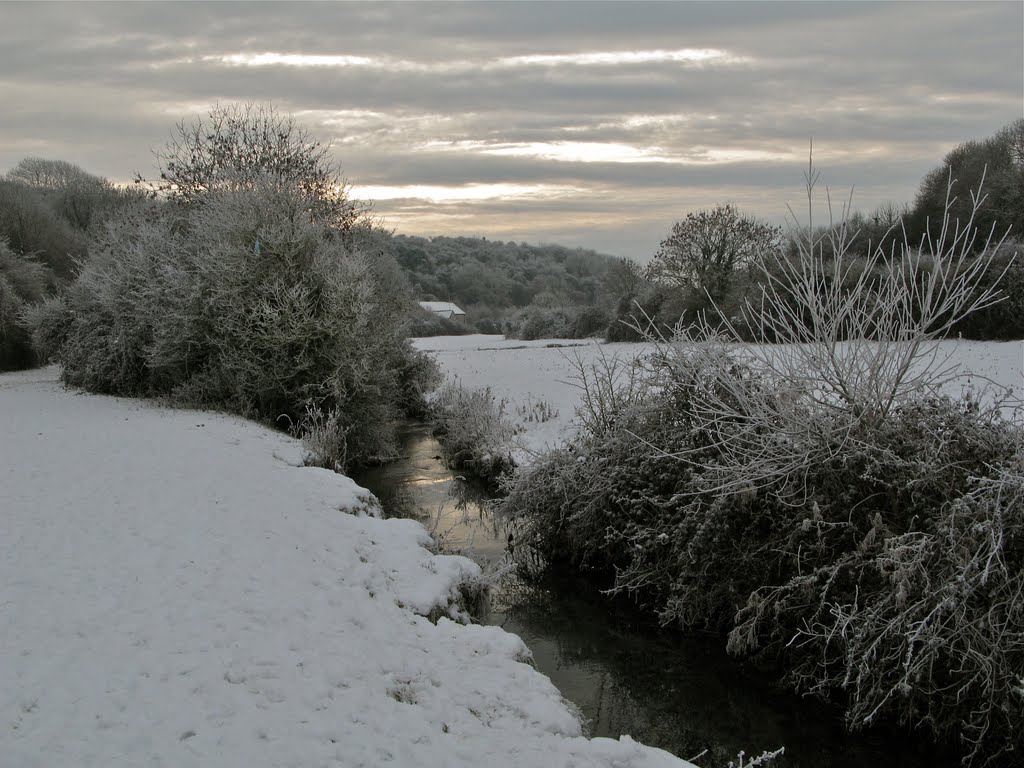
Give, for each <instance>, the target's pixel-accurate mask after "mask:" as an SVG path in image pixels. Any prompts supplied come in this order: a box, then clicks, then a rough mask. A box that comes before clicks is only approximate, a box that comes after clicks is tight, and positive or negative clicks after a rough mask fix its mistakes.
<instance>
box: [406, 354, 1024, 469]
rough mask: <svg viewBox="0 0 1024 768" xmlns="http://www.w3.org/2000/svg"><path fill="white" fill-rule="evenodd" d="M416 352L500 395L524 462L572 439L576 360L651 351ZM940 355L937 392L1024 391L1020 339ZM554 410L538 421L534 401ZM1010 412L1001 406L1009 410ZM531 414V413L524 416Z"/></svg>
mask: <svg viewBox="0 0 1024 768" xmlns="http://www.w3.org/2000/svg"><path fill="white" fill-rule="evenodd" d="M414 343H415V345H416V347H417V348H418V349H422V350H428V351H430V352H432V353H433V354H434V355H435V357H436V359H437V361H438V363H440V365H441V368H442V370H443V371H444V372H445V373H446V374H447V376H448V377H449V378H450V379H451V380H453V381H457V382H459V383H460V384H462V386H464V387H468V388H475V387H490V389H491V392H492V393H493V394H494V395H495V397H496V398H498V400H502V399H504V400H506V401H507V402H506V407H505V411H506V413H507V414H508V415H509V416H510V417H511V418H512V419H513V420H514V421H515V422H516V423H517V424H519V425H520V426H521V427H522V429H523V431H522V433H521V434H519V435H518V436H517V438H516V440H517V446H516V450H515V454H514V455H515V458H516V461H517V462H518V463H520V464H522V463H529V462H530V458H531V456H534V455H536V454H537V453H538V452H540V451H543V450H544V449H546V448H550V447H553V446H555V445H559V444H561V443H564V442H566V441H568V440H571V439H572V436H573V426H572V422H573V415H574V413H575V409H576V407H577V405H578V404H579V402H580V395H581V390H580V388H579V386H578V382H577V381H576V380H575V378H574V376H575V364H576V360H577V359H579V360H580V361H581V362H582V363H583V364H584V365H590V364H593V363H597V362H599V361H600V360H601V359H602V357H604V358H608V359H612V358H615V357H618V358H620V359H622V360H628V359H631V358H632V357H634V356H636V355H638V354H641V353H643V352H644V351H646V350H648V349H650V346H649V345H647V344H623V343H619V344H605V343H601V342H599V341H597V340H596V339H594V340H584V341H580V340H573V339H541V340H538V341H519V340H516V339H505V337H504V336H485V335H472V336H437V337H432V338H423V339H415V340H414ZM939 355H940V357H941V358H945V357H946V356H947V355H948V357H949V362H951V363H958V364H959V366H960V372H961V373H962V374H963V376H962V378H960V379H959V380H957V381H954V382H951V383H950V384H948V385H947V386H946V387H945V388H944V391H945V392H946V393H947V394H949V395H952V396H957V395H960V394H961V393H962V392H963V391H964V388H965V387H968V386H969V387H973V388H976V389H985V388H987V390H988V391H989V392H991V391H993V390H994V388H1004V389H1005V388H1012V389H1013V394H1014V397H1015V398H1018V402H1019V398H1020V397H1021V396H1022V393H1024V341H1008V342H993V341H984V342H981V341H965V340H957V341H952V340H951V341H943V342H939ZM542 404H543V405H546V406H550V412H552V413H553V414H555V415H553V416H552V417H551V418H549V419H547V420H545V421H538V420H537V419H536V414H538V413H539V412H540V411H541V405H542ZM1014 410H1015V411H1016V417H1017V418H1021V417H1022V416H1024V414H1022V411H1021V410H1020V409H1019V408H1017V409H1012V408H1007V409H1005V412H1006V413H1007V414H1008V415H1012V412H1013V411H1014ZM531 417H532V418H531Z"/></svg>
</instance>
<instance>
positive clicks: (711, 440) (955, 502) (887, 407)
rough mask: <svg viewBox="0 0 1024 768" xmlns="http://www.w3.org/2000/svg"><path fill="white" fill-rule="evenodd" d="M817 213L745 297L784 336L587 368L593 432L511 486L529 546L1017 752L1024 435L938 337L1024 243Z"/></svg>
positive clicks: (958, 733)
mask: <svg viewBox="0 0 1024 768" xmlns="http://www.w3.org/2000/svg"><path fill="white" fill-rule="evenodd" d="M814 179H815V176H814V173H813V169H812V171H811V172H810V173H809V176H808V187H809V194H810V190H811V189H813V182H814ZM980 202H981V199H980V198H977V197H976V198H975V199H974V203H975V209H977V206H978V205H980ZM812 232H814V230H813V229H811V228H810V227H809V228H808V229H807V230H806V231H805V232H804V235H803V237H804V240H803V241H802V244H801V245H800V247H799V248H798V252H797V255H796V256H795V257H792V256H791V257H786V256H783V255H779V256H778V257H777V258H774V259H771V260H768V259H765V260H764V261H762V262H760V268H761V271H762V272H763V274H764V282H763V286H764V287H763V291H762V293H761V295H760V296H759V297H758V299H757V301H756V302H751V303H750V304H748V305H747V309H746V315H745V317H744V321H743V323H742V325H743V327H744V329H746V331H745V332H749V331H752V332H753V333H754V335H755V337H756V338H760V339H762V340H771V341H775V342H780V343H777V344H774V345H768V344H765V345H761V346H748V345H742V344H739V343H737V342H738V341H739V338H740V331H739V328H738V324H736V323H731V322H725V323H724V324H722V325H720V326H716V327H712V326H711V325H710V324H709V323H707V322H702V321H698V322H697V323H695V324H694V325H691V326H690V327H686V328H683V327H680V328H678V329H677V332H676V334H675V335H674V336H673V337H671V338H665V337H661V336H655V337H653V338H651V341H652V342H653V343H654V346H655V351H654V353H653V354H652V355H650V356H649V358H648V359H647V360H646V361H645V362H644V363H643V364H641V365H637V366H634V367H633V368H632V369H631V375H629V376H625V375H623V374H622V373H620V376H619V381H620V382H621V383H618V384H616V383H615V376H614V373H615V372H614V371H610V370H609V369H608V367H607V365H606V366H605V367H604V369H603V370H602V369H601V368H600V367H598V368H597V369H593V370H581V371H579V372H578V376H577V378H578V380H579V381H580V386H581V387H582V389H583V401H582V406H581V409H580V411H579V413H578V418H579V421H580V424H581V427H582V428H583V429H582V430H581V438H580V439H579V440H577V441H576V442H575V443H574V445H573V446H572V447H571V448H565V449H562V450H559V451H555V452H553V453H551V454H549V455H548V456H546V457H544V459H543V460H541V461H539V462H537V464H536V465H535V466H533V467H531V468H530V469H529V470H528V471H526V472H524V473H522V474H521V475H520V476H519V477H518V478H517V480H516V482H515V484H514V486H513V487H512V489H511V492H510V494H509V496H508V497H507V499H506V501H505V503H504V511H505V513H506V514H507V515H509V516H510V517H511V518H512V525H513V527H514V528H515V530H516V531H517V535H516V541H517V548H516V555H517V556H518V557H521V558H522V559H524V560H528V559H529V558H530V557H531V555H533V554H539V555H541V556H542V557H543V558H544V559H546V560H547V561H549V562H551V561H558V560H562V561H568V562H571V563H574V564H576V565H578V566H581V567H586V568H590V569H592V570H595V571H598V572H601V573H604V574H606V578H607V580H608V583H609V584H610V585H611V588H612V591H615V592H623V593H628V594H631V595H633V596H634V597H635V598H636V599H637V600H638V601H639V602H641V603H642V604H644V605H646V606H647V607H648V608H649V609H651V610H652V611H655V612H656V613H657V614H658V615H659V616H660V618H661V620H662V621H663V622H665V623H667V624H668V623H670V624H676V625H680V626H684V627H693V626H702V627H710V628H713V629H717V630H719V631H721V632H723V633H724V634H726V635H727V636H728V644H729V648H730V650H731V651H733V652H735V653H742V654H755V655H758V656H760V657H762V658H765V659H770V660H772V661H774V662H776V663H779V664H780V668H781V669H783V670H785V671H786V673H787V679H788V680H789V682H790V683H791V684H792V685H794V686H795V687H796V688H798V689H799V690H803V691H812V692H815V693H819V694H828V693H830V692H833V691H837V690H841V691H843V694H844V701H845V702H846V704H847V717H848V722H849V724H850V725H851V727H860V726H864V725H866V724H868V723H873V722H876V721H878V720H881V719H896V720H898V721H900V722H903V723H906V724H909V725H911V726H914V727H925V728H928V729H930V730H931V731H932V732H933V733H934V734H935V735H936V736H937V737H938V738H939V739H944V740H946V739H948V740H959V743H960V746H961V748H962V750H963V754H964V756H965V761H968V762H970V761H975V762H978V763H981V762H984V761H992V762H998V761H999V760H1002V759H1005V758H1006V756H1007V755H1008V754H1010V753H1014V754H1016V753H1018V752H1019V751H1020V750H1021V749H1024V741H1022V733H1021V730H1020V728H1019V723H1020V722H1021V720H1022V719H1024V697H1022V696H1021V695H1020V690H1021V685H1020V670H1021V668H1024V634H1022V633H1024V584H1022V582H1021V573H1022V569H1024V481H1022V479H1021V478H1022V467H1024V464H1022V462H1024V435H1022V432H1021V428H1020V426H1019V425H1018V424H1015V423H1014V422H1012V421H1008V420H1006V419H1004V418H1003V417H1002V416H1001V415H1000V412H999V411H998V410H997V409H996V408H994V407H987V406H986V407H982V405H981V404H980V403H978V402H977V401H974V400H971V399H969V398H963V399H960V400H954V399H951V398H949V397H945V396H943V395H942V394H941V392H940V390H941V388H942V386H943V385H944V384H947V383H948V382H950V381H951V380H952V379H953V378H954V377H955V376H956V375H957V371H956V369H955V366H954V365H952V364H951V362H950V361H949V360H947V359H943V358H942V357H941V356H940V355H939V353H938V348H937V346H936V342H937V340H938V339H940V338H942V337H943V336H944V335H946V334H948V333H950V332H952V331H953V329H954V328H955V327H957V325H958V324H959V323H963V322H964V321H965V320H967V319H969V318H970V317H971V316H972V315H973V314H974V313H976V312H981V311H985V310H986V309H988V308H991V307H993V306H995V305H996V303H997V302H998V301H999V299H1000V294H999V280H998V277H999V275H1000V274H1001V272H1002V271H1004V270H1006V269H1008V268H1010V266H1011V265H1012V263H1013V262H1012V261H1010V260H1009V259H1005V260H1003V261H1002V263H1000V262H998V261H995V254H997V253H999V249H998V247H997V246H996V244H994V243H992V242H989V243H983V242H979V241H978V239H977V237H976V235H975V233H974V232H973V230H972V229H971V227H970V226H969V222H968V223H966V224H964V223H961V224H955V223H953V222H951V221H950V220H949V217H948V216H947V218H946V220H945V221H944V222H942V223H941V225H940V229H939V230H938V231H937V232H936V234H935V237H933V238H932V239H926V240H925V241H924V242H923V243H921V244H919V245H914V246H911V245H910V244H908V243H904V248H903V250H902V252H901V253H895V252H892V253H890V254H888V255H886V254H882V253H880V252H874V253H871V254H868V255H867V256H866V257H865V256H864V255H863V254H851V253H849V249H848V247H847V245H848V243H849V241H850V239H851V237H852V234H851V233H850V232H848V231H847V230H846V228H845V225H844V224H843V223H842V222H840V224H838V225H836V226H835V227H833V228H831V230H829V231H828V232H827V233H826V234H825V235H824V236H822V235H813V234H810V233H812ZM997 264H998V265H999V269H998V270H997V271H996V272H995V276H994V277H993V270H994V269H996V266H995V265H997Z"/></svg>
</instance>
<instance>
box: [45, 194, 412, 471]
mask: <svg viewBox="0 0 1024 768" xmlns="http://www.w3.org/2000/svg"><path fill="white" fill-rule="evenodd" d="M308 210H309V208H308V206H307V205H306V200H305V199H304V198H303V196H302V195H301V194H297V193H296V191H295V190H294V189H291V188H288V187H282V186H281V185H278V184H275V183H273V182H272V181H271V182H268V183H267V184H264V185H256V186H252V185H251V186H250V188H248V189H239V190H228V191H224V192H211V193H209V194H208V195H206V196H205V197H204V198H202V200H201V201H198V202H196V203H194V204H193V205H191V206H189V207H188V208H183V207H179V206H158V207H154V208H138V209H135V210H132V211H129V212H127V213H125V214H124V215H123V216H121V217H119V218H117V219H115V220H113V221H111V222H109V223H108V225H107V227H106V228H105V230H104V231H103V233H102V234H101V235H100V236H99V237H97V239H96V242H95V243H94V244H93V247H92V253H93V258H92V259H91V261H90V263H89V264H88V265H86V267H85V268H84V269H83V271H82V273H81V274H80V276H79V278H78V280H77V282H76V283H75V284H74V285H73V286H72V287H71V288H70V289H69V291H68V293H67V296H66V298H65V305H66V307H67V316H68V317H69V318H70V322H69V323H68V327H67V330H66V338H65V340H64V342H63V343H62V344H61V345H60V351H59V353H58V354H57V357H58V359H59V360H60V362H61V363H62V365H63V375H64V378H65V380H66V381H67V382H68V383H69V384H72V385H75V386H80V387H83V388H85V389H88V390H90V391H97V392H109V393H116V394H126V395H169V396H171V397H172V398H174V399H175V400H177V401H179V402H183V403H188V404H191V405H198V406H203V407H213V408H224V409H227V410H231V411H233V412H236V413H241V414H244V415H249V416H255V417H258V418H261V419H265V420H268V421H271V422H274V423H277V424H278V425H279V426H283V427H287V426H291V427H295V426H296V425H300V430H301V425H304V424H305V423H306V420H307V419H308V414H309V413H310V412H311V411H319V412H322V413H327V414H331V419H332V420H333V421H332V424H333V426H334V434H335V435H336V436H337V438H338V439H339V440H341V439H344V446H338V447H337V450H336V451H333V452H332V455H335V456H344V457H345V460H346V461H348V462H361V461H367V460H372V459H375V458H380V457H384V456H387V455H389V454H391V453H392V452H393V447H394V446H393V434H392V427H391V422H392V421H393V419H394V418H395V417H396V416H397V415H399V414H400V413H401V412H402V410H403V409H404V408H406V407H410V408H411V407H416V406H418V404H419V403H420V401H421V399H422V392H423V390H424V389H426V388H428V387H429V386H430V382H429V380H426V379H429V374H430V368H429V365H425V364H424V363H423V362H422V361H421V360H419V359H418V357H417V356H416V355H415V354H414V353H413V351H412V349H411V347H410V345H409V343H408V341H407V340H406V339H405V338H404V334H403V333H402V329H401V315H400V313H399V312H398V310H397V308H398V307H400V306H401V305H402V298H401V297H399V296H396V295H395V291H394V289H393V288H392V287H391V284H390V283H389V282H387V281H385V280H384V279H382V278H381V276H380V272H381V269H382V268H381V266H380V265H379V264H376V263H374V261H372V260H371V259H370V258H368V257H367V256H365V255H364V254H362V253H360V252H359V251H357V250H354V248H353V247H352V245H351V243H352V240H353V237H352V234H351V233H342V232H339V231H338V230H336V229H334V228H333V227H331V226H329V225H328V224H326V223H324V222H320V221H317V220H314V219H311V217H310V216H309V214H308ZM379 258H382V257H378V259H379Z"/></svg>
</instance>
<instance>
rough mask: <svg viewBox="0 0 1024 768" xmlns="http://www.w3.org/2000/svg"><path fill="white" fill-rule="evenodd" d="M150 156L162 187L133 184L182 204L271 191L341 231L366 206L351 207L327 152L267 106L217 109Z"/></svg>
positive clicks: (178, 129)
mask: <svg viewBox="0 0 1024 768" xmlns="http://www.w3.org/2000/svg"><path fill="white" fill-rule="evenodd" d="M153 154H154V155H155V156H156V160H157V166H158V168H159V171H160V178H159V180H157V181H153V182H150V181H147V180H146V179H145V178H143V177H142V176H141V175H140V174H136V179H135V181H136V183H138V184H144V185H147V186H148V187H150V188H151V189H152V190H153V191H154V192H156V193H158V194H160V195H163V196H165V197H167V198H169V199H171V200H175V201H178V202H182V203H185V204H191V203H194V202H196V201H197V200H198V199H200V198H201V197H202V196H203V195H205V194H206V193H208V192H212V191H229V190H245V189H253V188H255V187H257V186H259V187H265V186H266V185H267V184H268V183H269V184H272V185H274V186H277V187H278V188H280V189H282V190H284V189H287V190H289V191H291V192H293V193H300V194H301V195H302V196H303V197H304V198H305V199H306V200H307V201H308V212H309V215H310V217H311V218H312V219H314V220H317V221H322V222H324V223H327V224H329V225H331V226H333V227H335V228H338V229H341V230H348V229H350V228H351V227H352V226H354V225H355V224H356V223H357V222H358V221H359V220H360V219H361V218H362V215H363V213H365V206H363V205H361V204H359V203H356V202H354V201H352V200H351V199H349V196H348V186H347V183H346V182H345V180H344V178H343V177H342V175H341V167H340V166H339V165H338V163H337V162H335V161H334V159H333V158H332V157H331V152H330V145H329V144H328V145H324V144H321V143H320V142H319V141H316V140H314V139H313V138H312V137H311V136H310V135H309V132H308V131H307V130H306V129H305V128H303V127H302V126H300V125H299V124H298V123H297V122H296V121H295V119H294V118H293V117H291V116H290V115H282V114H280V113H278V111H277V110H276V109H275V108H274V107H273V106H271V105H262V104H259V105H254V104H247V105H245V106H221V105H217V106H215V107H214V108H213V109H212V110H210V113H209V114H208V115H207V117H206V118H205V119H204V118H202V117H199V118H196V119H195V120H193V121H192V122H191V123H186V122H185V121H182V122H180V123H178V124H177V126H176V127H175V130H174V132H173V133H172V136H171V140H170V141H169V142H168V143H167V144H166V145H165V146H164V147H163V148H162V149H158V150H155V151H154V153H153Z"/></svg>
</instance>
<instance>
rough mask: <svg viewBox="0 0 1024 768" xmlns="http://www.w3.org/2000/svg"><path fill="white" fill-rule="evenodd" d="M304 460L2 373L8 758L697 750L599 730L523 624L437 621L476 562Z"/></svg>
mask: <svg viewBox="0 0 1024 768" xmlns="http://www.w3.org/2000/svg"><path fill="white" fill-rule="evenodd" d="M478 341H479V339H478ZM552 355H557V353H556V352H552ZM501 359H503V360H507V358H504V357H502V358H501ZM555 359H557V358H552V360H555ZM531 361H532V358H531ZM443 362H445V364H446V365H448V361H447V360H443ZM525 363H527V361H526V360H522V361H520V364H525ZM530 364H531V365H532V364H533V363H532V362H530ZM480 365H481V366H482V367H483V368H486V369H489V370H490V371H491V372H492V373H491V375H493V372H494V366H493V365H490V364H484V363H481V364H480ZM549 366H550V367H549V368H548V369H547V373H546V374H540V373H539V372H538V373H537V376H538V378H537V379H536V380H537V381H541V380H542V379H543V377H544V375H547V376H548V377H550V378H560V377H561V376H562V374H560V373H558V366H557V364H556V363H555V362H549ZM466 375H467V377H468V374H466ZM481 378H486V377H483V376H482V375H481V376H477V377H476V378H474V380H473V382H472V383H478V379H481ZM521 382H522V380H521V379H518V378H517V379H516V380H514V381H513V380H510V381H509V382H508V383H509V384H510V385H512V386H513V388H514V391H516V392H521V391H522V390H520V389H518V386H519V385H520V384H521ZM549 389H550V388H549V387H544V388H540V387H539V386H538V389H537V391H538V394H540V393H543V394H544V395H545V396H548V395H549ZM569 416H571V413H570V412H569V408H567V407H566V408H565V413H564V414H563V415H562V416H560V419H563V420H566V419H568V417H569ZM300 464H301V448H300V446H299V445H298V444H297V443H296V442H295V441H293V440H291V439H290V438H287V437H285V436H283V435H280V434H277V433H274V432H271V431H269V430H266V429H263V428H261V427H259V426H256V425H254V424H252V423H249V422H245V421H242V420H240V419H236V418H232V417H228V416H223V415H215V414H210V413H200V412H193V411H179V410H169V409H165V408H160V407H156V406H153V405H151V404H147V403H143V402H139V401H130V400H123V399H116V398H108V397H97V396H88V395H81V394H76V393H74V392H68V391H65V390H64V389H63V388H62V387H61V386H60V385H59V383H58V382H57V379H56V371H55V370H54V369H52V368H51V369H45V370H41V371H31V372H27V373H16V374H4V375H0V765H2V766H3V768H37V767H38V768H44V767H45V768H52V767H53V766H75V767H76V768H78V767H82V768H84V767H87V766H104V768H106V767H109V766H174V767H175V768H178V767H179V766H218V768H222V767H226V768H230V767H232V766H239V767H241V766H246V767H249V766H301V767H302V768H314V767H316V766H383V765H394V766H427V767H430V766H474V768H476V767H478V766H481V765H486V766H531V767H532V766H609V767H610V766H619V767H621V768H626V767H628V766H636V767H637V768H641V767H646V766H651V767H653V766H681V765H687V764H686V763H683V762H682V761H679V760H677V759H676V758H673V757H672V756H670V755H668V754H667V753H665V752H661V751H659V750H655V749H651V748H648V747H644V746H641V745H638V744H636V743H635V742H633V741H631V740H630V739H629V738H628V737H623V738H622V739H621V740H619V741H615V740H610V739H593V740H588V739H586V738H583V737H582V736H581V735H580V733H581V730H580V725H579V723H578V722H577V720H576V719H575V717H574V716H573V714H572V713H571V712H570V710H569V708H568V707H567V706H566V705H565V704H564V703H563V701H562V699H561V697H560V695H559V693H558V691H557V690H556V689H555V688H554V686H553V685H552V684H551V682H550V681H549V680H548V679H547V678H546V677H544V676H543V675H541V674H540V673H539V672H537V671H535V670H534V669H533V668H532V667H531V666H530V665H528V664H527V663H524V659H526V658H528V656H529V651H528V650H527V648H526V647H525V646H524V645H523V643H522V641H521V640H520V639H519V638H518V637H516V636H514V635H511V634H508V633H506V632H504V631H502V630H500V629H498V628H495V627H482V626H467V625H464V624H461V623H458V622H457V621H453V620H451V619H449V618H440V619H439V620H437V621H436V623H434V622H431V621H430V620H428V619H427V618H425V615H426V614H430V613H432V612H433V613H434V614H437V613H439V612H440V613H443V612H444V611H445V610H447V609H448V607H449V606H450V605H452V604H453V599H454V598H455V597H456V595H457V593H458V590H459V585H460V584H461V583H463V582H464V581H465V580H467V579H468V580H472V579H473V578H475V577H476V576H477V574H478V568H477V566H476V565H474V564H473V563H472V562H471V561H469V560H466V559H464V558H461V557H452V556H441V555H435V554H432V553H431V552H430V551H429V550H428V548H427V546H428V545H429V537H428V536H427V534H426V533H425V531H424V529H423V528H422V527H421V526H420V525H419V524H418V523H415V522H412V521H408V520H382V519H379V518H377V517H374V516H372V514H367V511H369V512H371V513H372V512H373V511H374V501H373V500H372V499H368V498H367V497H366V496H365V494H364V492H363V491H362V490H361V489H360V488H358V487H357V486H356V485H355V484H354V483H353V482H352V481H351V480H349V479H348V478H345V477H342V476H339V475H336V474H332V473H330V472H327V471H326V470H321V469H314V468H308V467H301V466H299V465H300ZM358 510H362V513H358ZM451 613H452V615H453V616H454V615H455V613H456V611H455V610H454V609H452V610H451Z"/></svg>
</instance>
